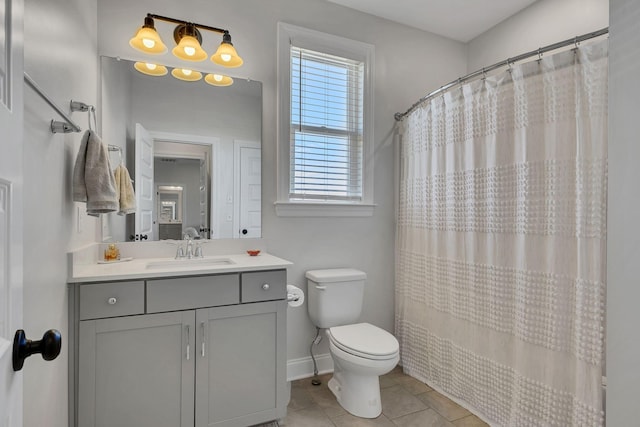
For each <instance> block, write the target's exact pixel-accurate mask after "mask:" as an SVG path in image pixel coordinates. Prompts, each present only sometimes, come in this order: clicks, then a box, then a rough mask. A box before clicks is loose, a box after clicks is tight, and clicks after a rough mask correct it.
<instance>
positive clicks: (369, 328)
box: [328, 323, 399, 360]
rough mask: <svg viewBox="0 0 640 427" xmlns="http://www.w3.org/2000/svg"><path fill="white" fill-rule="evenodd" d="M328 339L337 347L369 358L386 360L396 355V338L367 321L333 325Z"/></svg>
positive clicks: (397, 347) (397, 346) (397, 348)
mask: <svg viewBox="0 0 640 427" xmlns="http://www.w3.org/2000/svg"><path fill="white" fill-rule="evenodd" d="M328 335H329V339H330V340H331V342H332V343H333V344H334V345H335V346H336V347H338V348H339V349H341V350H343V351H345V352H347V353H350V354H352V355H354V356H358V357H362V358H365V359H370V360H388V359H393V358H394V357H396V356H397V355H398V351H399V344H398V340H397V339H396V338H395V337H394V336H393V335H391V334H390V333H389V332H387V331H385V330H384V329H381V328H378V327H377V326H374V325H371V324H369V323H357V324H354V325H345V326H335V327H333V328H330V329H329V334H328Z"/></svg>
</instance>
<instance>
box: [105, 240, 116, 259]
mask: <svg viewBox="0 0 640 427" xmlns="http://www.w3.org/2000/svg"><path fill="white" fill-rule="evenodd" d="M119 259H120V249H118V247H117V246H116V244H115V243H110V244H109V246H108V247H107V249H105V250H104V260H105V261H117V260H119Z"/></svg>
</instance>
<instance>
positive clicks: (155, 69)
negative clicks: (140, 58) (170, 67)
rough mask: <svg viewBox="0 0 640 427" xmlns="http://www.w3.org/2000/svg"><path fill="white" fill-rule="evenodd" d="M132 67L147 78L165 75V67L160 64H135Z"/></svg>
mask: <svg viewBox="0 0 640 427" xmlns="http://www.w3.org/2000/svg"><path fill="white" fill-rule="evenodd" d="M133 67H134V68H135V69H136V70H138V71H140V72H141V73H142V74H147V75H149V76H164V75H165V74H167V72H168V71H167V67H165V66H164V65H160V64H154V63H151V62H136V63H135V64H133Z"/></svg>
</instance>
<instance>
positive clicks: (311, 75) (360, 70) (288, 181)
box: [276, 24, 373, 216]
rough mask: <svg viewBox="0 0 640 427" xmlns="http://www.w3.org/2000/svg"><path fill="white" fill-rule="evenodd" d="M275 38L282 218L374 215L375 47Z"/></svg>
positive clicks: (305, 36) (288, 34) (306, 35)
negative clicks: (277, 40) (373, 115)
mask: <svg viewBox="0 0 640 427" xmlns="http://www.w3.org/2000/svg"><path fill="white" fill-rule="evenodd" d="M278 34H279V45H278V47H279V52H278V54H279V62H278V64H279V67H278V77H279V88H278V94H279V108H280V110H279V113H280V114H279V123H278V144H279V147H278V148H279V162H278V164H279V171H278V172H279V179H280V183H279V186H278V202H276V210H277V213H278V215H281V216H306V215H314V216H316V215H322V216H324V215H340V216H361V215H372V213H373V204H372V202H373V194H372V193H373V177H372V173H371V172H372V169H373V165H372V164H371V161H370V160H369V161H368V162H367V161H366V160H367V159H371V157H372V156H371V155H370V154H371V152H372V150H371V145H372V143H371V139H372V135H371V133H372V132H371V131H370V128H371V126H370V123H371V111H372V96H371V95H372V90H371V89H370V88H371V87H372V73H371V67H370V64H371V63H372V59H373V47H372V46H371V45H367V44H364V43H360V42H355V41H352V40H347V39H343V38H340V37H336V36H331V35H327V34H323V33H318V32H315V31H311V30H306V29H302V28H299V27H294V26H291V25H287V24H279V26H278ZM284 165H287V167H286V168H285V167H284Z"/></svg>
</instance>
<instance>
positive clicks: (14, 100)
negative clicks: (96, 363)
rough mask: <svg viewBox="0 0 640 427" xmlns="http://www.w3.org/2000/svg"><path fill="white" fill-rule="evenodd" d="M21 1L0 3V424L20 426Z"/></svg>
mask: <svg viewBox="0 0 640 427" xmlns="http://www.w3.org/2000/svg"><path fill="white" fill-rule="evenodd" d="M23 10H24V4H23V2H22V0H0V129H2V138H1V142H0V147H2V148H1V150H2V154H1V155H0V425H2V426H21V425H22V375H21V374H20V373H16V372H14V371H13V369H12V360H11V352H12V345H13V344H12V343H13V335H14V333H15V331H16V329H19V328H21V327H22V324H23V322H22V246H23V245H22V242H23V235H22V229H23V222H22V211H23V207H22V181H23V170H22V156H23V150H22V139H23V135H22V127H23V63H22V56H23V46H22V39H23V37H22V26H23V25H22V13H23Z"/></svg>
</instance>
